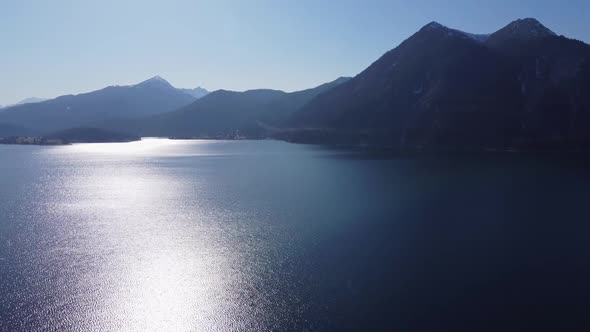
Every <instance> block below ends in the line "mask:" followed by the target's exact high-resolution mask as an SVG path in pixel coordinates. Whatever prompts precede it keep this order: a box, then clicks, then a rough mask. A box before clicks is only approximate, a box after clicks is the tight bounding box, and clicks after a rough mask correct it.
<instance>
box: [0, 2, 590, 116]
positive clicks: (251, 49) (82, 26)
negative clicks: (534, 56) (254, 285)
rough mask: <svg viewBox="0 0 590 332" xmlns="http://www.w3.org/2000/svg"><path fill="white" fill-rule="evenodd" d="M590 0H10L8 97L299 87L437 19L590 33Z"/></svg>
mask: <svg viewBox="0 0 590 332" xmlns="http://www.w3.org/2000/svg"><path fill="white" fill-rule="evenodd" d="M589 13H590V1H588V0H569V1H567V4H566V3H564V2H562V1H557V0H554V1H549V0H519V1H514V0H494V1H486V0H447V1H441V0H356V1H353V0H288V1H287V0H233V1H230V0H208V1H205V0H160V1H155V0H92V1H91V0H0V104H2V105H7V104H12V103H15V102H18V101H19V100H22V99H24V98H27V97H44V98H54V97H57V96H60V95H64V94H77V93H82V92H89V91H93V90H97V89H100V88H103V87H105V86H109V85H127V84H135V83H138V82H141V81H143V80H146V79H148V78H150V77H152V76H155V75H160V76H162V77H164V78H165V79H167V80H168V81H169V82H170V83H172V84H173V85H174V86H176V87H182V88H188V87H196V86H202V87H204V88H206V89H208V90H211V91H212V90H216V89H227V90H236V91H243V90H248V89H254V88H273V89H280V90H285V91H295V90H301V89H306V88H310V87H313V86H316V85H319V84H321V83H324V82H328V81H331V80H334V79H336V78H337V77H339V76H354V75H356V74H358V73H359V72H360V71H362V70H363V69H364V68H366V67H367V66H368V65H370V64H371V63H372V62H373V61H375V60H376V59H377V58H379V57H380V56H381V55H382V54H383V53H385V52H386V51H388V50H390V49H392V48H394V47H396V46H397V45H399V43H400V42H402V41H403V40H404V39H406V38H408V37H409V36H410V35H412V34H413V33H414V32H416V31H417V30H419V29H420V27H422V26H424V25H425V24H427V23H429V22H431V21H437V22H439V23H441V24H444V25H447V26H449V27H452V28H456V29H460V30H464V31H468V32H473V33H489V32H493V31H496V30H498V29H499V28H501V27H503V26H505V25H506V24H508V23H509V22H511V21H512V20H514V19H516V18H525V17H535V18H537V19H538V20H539V21H541V23H543V24H544V25H546V26H547V27H548V28H550V29H552V30H553V31H555V32H556V33H557V34H560V35H561V34H563V35H565V36H568V37H570V38H575V39H579V40H582V41H585V42H586V43H589V42H590V19H589V16H588V15H589Z"/></svg>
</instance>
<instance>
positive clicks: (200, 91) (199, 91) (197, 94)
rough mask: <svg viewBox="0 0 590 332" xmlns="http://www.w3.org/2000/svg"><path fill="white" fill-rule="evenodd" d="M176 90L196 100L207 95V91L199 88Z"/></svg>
mask: <svg viewBox="0 0 590 332" xmlns="http://www.w3.org/2000/svg"><path fill="white" fill-rule="evenodd" d="M178 90H180V91H182V92H184V93H187V94H189V95H191V96H193V97H195V98H196V99H199V98H203V97H205V96H206V95H208V94H209V91H207V90H205V89H203V88H201V87H200V86H199V87H196V88H194V89H178Z"/></svg>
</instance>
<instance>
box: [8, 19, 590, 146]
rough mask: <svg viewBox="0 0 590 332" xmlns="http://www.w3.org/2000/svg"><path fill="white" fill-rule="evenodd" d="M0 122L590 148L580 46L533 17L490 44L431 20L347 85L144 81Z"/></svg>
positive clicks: (183, 133) (33, 127) (13, 111)
mask: <svg viewBox="0 0 590 332" xmlns="http://www.w3.org/2000/svg"><path fill="white" fill-rule="evenodd" d="M0 123H3V124H4V126H5V127H7V128H8V127H9V128H11V132H12V133H14V130H18V129H15V128H26V129H27V130H28V131H34V132H39V133H46V132H51V131H56V130H63V129H67V128H71V127H82V126H84V127H88V126H91V127H100V128H102V129H107V130H116V131H121V132H127V133H130V134H133V135H143V136H169V137H226V138H227V137H236V136H238V137H244V136H245V137H250V138H262V137H278V138H282V139H287V140H292V141H299V142H317V143H339V144H340V143H343V144H358V143H366V144H376V145H385V146H390V147H410V148H411V147H459V148H564V147H565V148H578V147H590V46H589V45H587V44H585V43H583V42H581V41H577V40H572V39H568V38H566V37H564V36H558V35H557V34H555V33H554V32H552V31H551V30H549V29H547V28H546V27H545V26H543V25H542V24H541V23H540V22H538V21H537V20H535V19H522V20H516V21H514V22H512V23H510V24H509V25H507V26H506V27H504V28H502V29H500V30H498V31H496V32H494V33H492V34H489V35H475V34H470V33H466V32H462V31H459V30H455V29H451V28H448V27H445V26H443V25H441V24H439V23H436V22H433V23H430V24H428V25H426V26H424V27H423V28H422V29H420V31H418V32H416V33H415V34H414V35H412V36H411V37H410V38H408V39H407V40H405V41H404V42H402V43H401V44H400V45H399V46H398V47H396V48H394V49H392V50H391V51H389V52H387V53H386V54H385V55H383V56H382V57H381V58H380V59H378V60H377V61H375V62H374V63H373V64H372V65H371V66H369V67H368V68H367V69H365V70H364V71H363V72H361V73H360V74H358V75H357V76H356V77H354V78H352V79H348V78H340V79H337V80H336V81H334V82H330V83H327V84H324V85H321V86H318V87H315V88H312V89H308V90H303V91H299V92H293V93H285V92H282V91H277V90H250V91H245V92H234V91H225V90H218V91H214V92H212V93H208V92H207V91H206V90H204V89H201V88H196V89H176V88H174V87H173V86H172V85H170V83H168V82H167V81H165V80H164V79H162V78H161V77H154V78H152V79H150V80H147V81H145V82H142V83H140V84H137V85H133V86H113V87H107V88H105V89H102V90H99V91H94V92H91V93H86V94H80V95H76V96H62V97H58V98H56V99H53V100H49V101H45V102H41V103H37V104H27V105H20V106H14V107H10V108H7V109H5V110H4V111H3V112H2V113H0ZM1 130H2V129H1V127H0V136H1V135H2V131H1ZM23 130H24V129H23Z"/></svg>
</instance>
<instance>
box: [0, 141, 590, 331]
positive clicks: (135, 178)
mask: <svg viewBox="0 0 590 332" xmlns="http://www.w3.org/2000/svg"><path fill="white" fill-rule="evenodd" d="M0 161H1V162H0V330H2V331H19V330H22V331H88V330H101V331H116V330H123V331H341V330H344V329H350V330H395V331H457V330H471V331H481V330H502V331H507V330H530V329H534V328H553V329H555V330H568V329H574V330H585V329H584V328H583V327H584V326H588V325H585V324H588V320H589V319H590V318H588V317H590V315H588V312H589V311H588V309H589V308H590V283H589V282H588V280H590V218H589V216H590V204H589V203H588V202H589V201H588V199H589V198H590V168H588V166H589V165H590V163H588V162H585V161H579V160H577V161H572V160H567V161H566V160H564V159H563V158H562V157H558V156H554V157H514V156H486V157H483V156H479V157H476V156H470V157H467V156H462V157H459V156H455V157H444V158H443V157H440V156H439V157H434V156H430V157H420V158H417V157H399V156H398V157H395V156H387V155H384V154H368V153H364V152H359V151H356V152H355V151H343V150H332V149H327V148H320V147H313V146H304V145H293V144H288V143H282V142H274V141H229V142H224V141H170V140H157V139H151V140H144V141H141V142H134V143H120V144H119V143H113V144H78V145H71V146H59V147H29V146H0Z"/></svg>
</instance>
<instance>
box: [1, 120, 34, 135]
mask: <svg viewBox="0 0 590 332" xmlns="http://www.w3.org/2000/svg"><path fill="white" fill-rule="evenodd" d="M34 134H35V132H33V131H32V130H30V129H28V128H26V127H23V126H20V125H14V124H10V123H0V137H11V136H31V135H34Z"/></svg>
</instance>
